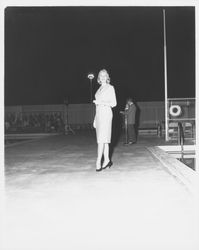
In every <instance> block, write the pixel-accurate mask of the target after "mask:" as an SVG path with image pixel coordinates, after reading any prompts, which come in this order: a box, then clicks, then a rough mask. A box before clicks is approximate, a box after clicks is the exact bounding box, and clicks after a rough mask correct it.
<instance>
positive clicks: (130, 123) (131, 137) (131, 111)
mask: <svg viewBox="0 0 199 250" xmlns="http://www.w3.org/2000/svg"><path fill="white" fill-rule="evenodd" d="M135 113H136V106H135V105H134V104H133V103H131V104H128V105H127V109H126V110H125V114H126V119H127V136H128V142H133V143H134V142H136V134H135V127H134V125H135Z"/></svg>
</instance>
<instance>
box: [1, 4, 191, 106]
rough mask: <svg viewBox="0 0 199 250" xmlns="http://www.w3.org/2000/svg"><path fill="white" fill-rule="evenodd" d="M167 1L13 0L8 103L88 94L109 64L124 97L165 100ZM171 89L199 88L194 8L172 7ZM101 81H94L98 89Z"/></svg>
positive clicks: (81, 98)
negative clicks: (64, 1) (57, 3)
mask: <svg viewBox="0 0 199 250" xmlns="http://www.w3.org/2000/svg"><path fill="white" fill-rule="evenodd" d="M162 9H163V8H162V7H8V8H7V9H6V10H5V104H6V105H20V104H60V103H63V100H64V98H65V97H66V96H68V97H69V102H70V103H88V102H89V101H90V100H89V98H90V93H89V80H88V79H87V74H88V73H89V72H93V73H94V74H95V75H96V74H97V72H98V71H99V70H100V69H102V68H106V69H107V70H108V71H109V73H110V76H111V83H112V84H113V85H114V86H115V89H116V93H117V98H118V101H119V102H120V101H123V100H124V99H125V98H126V97H127V96H132V97H133V98H135V100H137V101H163V100H164V64H163V63H164V59H163V56H164V54H163V17H162ZM166 23H167V52H168V58H167V59H168V95H169V97H194V96H195V8H194V7H167V8H166ZM97 88H98V85H97V84H96V78H95V79H94V81H93V92H95V91H96V89H97Z"/></svg>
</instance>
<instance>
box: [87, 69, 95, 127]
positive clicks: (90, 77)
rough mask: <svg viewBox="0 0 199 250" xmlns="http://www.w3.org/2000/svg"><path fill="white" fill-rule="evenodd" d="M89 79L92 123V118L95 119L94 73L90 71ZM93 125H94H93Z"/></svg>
mask: <svg viewBox="0 0 199 250" xmlns="http://www.w3.org/2000/svg"><path fill="white" fill-rule="evenodd" d="M87 77H88V79H89V80H90V105H91V106H90V108H91V124H92V120H93V103H92V101H93V86H92V80H93V78H94V74H92V73H90V74H88V76H87ZM91 127H92V126H91Z"/></svg>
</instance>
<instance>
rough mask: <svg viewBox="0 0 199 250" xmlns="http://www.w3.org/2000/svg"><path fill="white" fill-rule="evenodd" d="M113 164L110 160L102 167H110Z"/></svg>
mask: <svg viewBox="0 0 199 250" xmlns="http://www.w3.org/2000/svg"><path fill="white" fill-rule="evenodd" d="M112 165H113V163H112V161H109V162H108V163H107V164H106V165H105V166H104V167H102V169H106V168H110V167H111V166H112Z"/></svg>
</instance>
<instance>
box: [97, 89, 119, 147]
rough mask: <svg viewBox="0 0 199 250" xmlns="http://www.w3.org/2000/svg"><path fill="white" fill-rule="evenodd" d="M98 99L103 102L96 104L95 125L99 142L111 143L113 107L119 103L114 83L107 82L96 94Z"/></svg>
mask: <svg viewBox="0 0 199 250" xmlns="http://www.w3.org/2000/svg"><path fill="white" fill-rule="evenodd" d="M95 99H96V101H100V102H102V103H103V104H98V105H96V114H95V127H96V135H97V143H110V142H111V133H112V118H113V112H112V108H113V107H115V106H116V105H117V101H116V95H115V89H114V87H113V86H112V85H110V84H106V85H105V86H103V88H102V87H100V88H99V89H98V90H97V92H96V94H95Z"/></svg>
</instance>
